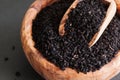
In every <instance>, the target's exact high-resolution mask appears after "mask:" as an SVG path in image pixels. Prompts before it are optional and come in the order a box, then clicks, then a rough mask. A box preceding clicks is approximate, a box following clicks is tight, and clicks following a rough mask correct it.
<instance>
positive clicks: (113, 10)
mask: <svg viewBox="0 0 120 80" xmlns="http://www.w3.org/2000/svg"><path fill="white" fill-rule="evenodd" d="M80 1H81V0H75V1H74V2H73V4H72V5H71V6H70V7H69V9H68V10H67V11H66V13H65V15H64V16H63V18H62V20H61V22H60V26H59V34H60V35H61V36H63V35H64V33H65V30H64V25H65V23H66V19H68V14H69V13H70V11H71V9H73V8H75V7H76V6H77V4H78V3H79V2H80ZM106 1H107V2H109V3H110V5H109V8H108V10H107V13H106V16H105V18H104V21H103V23H102V24H101V26H100V27H99V30H98V32H97V33H96V34H95V35H94V36H93V38H92V40H91V41H90V42H89V47H92V46H93V45H94V44H95V43H96V42H97V41H98V40H99V38H100V37H101V35H102V34H103V32H104V30H105V29H106V28H107V26H108V25H109V23H110V22H111V20H112V19H113V17H114V15H115V13H116V3H115V1H114V0H106Z"/></svg>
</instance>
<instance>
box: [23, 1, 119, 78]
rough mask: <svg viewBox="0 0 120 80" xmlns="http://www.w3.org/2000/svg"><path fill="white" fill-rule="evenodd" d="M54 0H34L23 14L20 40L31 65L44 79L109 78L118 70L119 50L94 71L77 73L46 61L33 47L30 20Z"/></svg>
mask: <svg viewBox="0 0 120 80" xmlns="http://www.w3.org/2000/svg"><path fill="white" fill-rule="evenodd" d="M53 2H55V0H36V1H35V2H34V3H33V4H32V5H31V6H30V8H29V9H28V11H27V12H26V14H25V17H24V20H23V23H22V28H21V40H22V45H23V49H24V52H25V54H26V56H27V59H28V60H29V62H30V64H31V65H32V67H33V68H34V69H35V70H36V71H37V72H38V73H39V74H40V75H42V76H43V77H44V78H45V79H46V80H109V79H111V78H112V77H114V76H115V75H116V74H118V73H119V72H120V51H119V52H118V54H117V55H116V56H115V57H114V58H113V59H112V61H111V62H109V63H108V64H106V65H104V66H103V67H102V68H101V69H100V70H96V71H95V72H88V73H87V74H84V73H81V72H80V73H77V72H76V71H75V70H73V69H71V68H66V69H65V70H64V71H62V70H61V69H59V67H56V66H55V65H54V64H52V63H50V62H49V61H47V60H46V59H45V58H44V57H43V56H42V55H41V53H40V52H39V51H38V50H37V49H36V48H35V47H34V45H35V43H34V41H33V40H32V21H33V19H35V17H36V15H37V13H38V12H39V11H41V9H43V8H44V7H46V6H48V5H50V4H52V3H53Z"/></svg>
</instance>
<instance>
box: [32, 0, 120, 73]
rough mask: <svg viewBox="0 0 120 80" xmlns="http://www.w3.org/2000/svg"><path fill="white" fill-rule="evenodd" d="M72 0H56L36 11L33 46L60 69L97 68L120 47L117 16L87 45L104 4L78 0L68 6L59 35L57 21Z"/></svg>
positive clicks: (100, 20)
mask: <svg viewBox="0 0 120 80" xmlns="http://www.w3.org/2000/svg"><path fill="white" fill-rule="evenodd" d="M73 1H74V0H60V1H58V2H56V3H54V4H52V5H51V6H48V7H46V8H44V9H43V10H42V11H41V12H40V13H39V14H38V15H37V17H36V18H35V20H33V26H32V32H33V33H32V36H33V40H34V41H35V47H36V48H37V49H38V50H39V51H40V52H41V53H42V55H43V56H44V57H45V58H46V59H47V60H49V61H50V62H52V63H54V64H55V65H56V66H58V67H60V68H61V69H62V70H64V69H65V68H66V67H70V68H72V69H75V70H76V71H77V72H83V73H86V72H89V71H95V70H98V69H100V68H101V67H102V66H103V65H105V64H107V63H108V62H110V61H111V60H112V58H113V57H114V56H115V54H116V53H118V50H119V49H120V26H119V25H120V19H119V18H118V17H117V16H115V17H114V19H113V20H112V21H111V23H110V24H109V26H108V28H107V29H106V31H105V32H104V34H103V35H102V36H101V38H100V39H99V41H98V42H97V43H96V44H95V45H94V46H93V47H92V48H89V47H88V43H89V41H90V40H91V39H92V37H93V35H94V34H95V33H96V32H97V31H98V28H99V26H100V25H101V23H102V21H103V19H104V17H105V14H106V10H107V7H106V6H105V4H103V3H102V2H101V0H82V2H80V3H79V4H78V5H77V7H76V8H75V9H73V10H71V12H70V14H69V18H68V20H67V21H66V24H65V35H64V36H60V35H59V33H58V28H59V24H60V21H61V19H62V17H63V15H64V13H65V12H66V10H67V8H68V7H69V6H70V5H71V4H72V2H73Z"/></svg>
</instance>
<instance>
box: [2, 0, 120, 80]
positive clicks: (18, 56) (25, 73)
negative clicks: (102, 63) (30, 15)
mask: <svg viewBox="0 0 120 80" xmlns="http://www.w3.org/2000/svg"><path fill="white" fill-rule="evenodd" d="M33 1H34V0H0V80H44V79H42V78H41V77H40V76H39V75H38V74H37V73H36V72H35V71H34V70H33V69H32V67H31V66H30V64H29V63H28V61H27V59H26V57H25V55H24V52H23V50H22V46H21V41H20V28H21V22H22V19H23V16H24V14H25V12H26V10H27V9H28V7H29V5H30V4H31V3H32V2H33ZM112 80H120V75H118V76H116V77H115V78H114V79H112Z"/></svg>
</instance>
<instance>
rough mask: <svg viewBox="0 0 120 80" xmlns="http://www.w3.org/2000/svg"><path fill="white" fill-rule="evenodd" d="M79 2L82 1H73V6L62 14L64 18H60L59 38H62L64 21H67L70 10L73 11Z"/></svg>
mask: <svg viewBox="0 0 120 80" xmlns="http://www.w3.org/2000/svg"><path fill="white" fill-rule="evenodd" d="M80 1H82V0H75V1H74V2H73V4H72V5H71V6H70V7H69V8H68V10H67V11H66V13H65V14H64V16H63V18H62V20H61V22H60V25H59V34H60V35H61V36H63V35H64V33H65V30H64V25H65V23H66V20H67V19H68V14H69V13H70V11H71V9H74V8H75V7H76V6H77V4H78V3H79V2H80Z"/></svg>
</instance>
